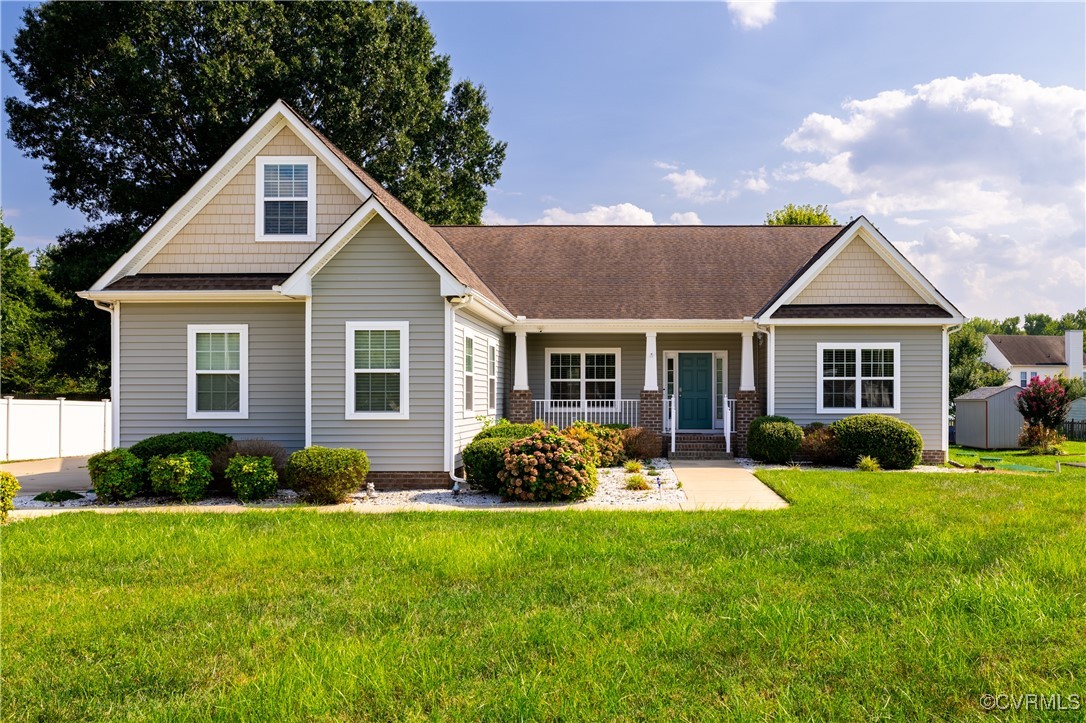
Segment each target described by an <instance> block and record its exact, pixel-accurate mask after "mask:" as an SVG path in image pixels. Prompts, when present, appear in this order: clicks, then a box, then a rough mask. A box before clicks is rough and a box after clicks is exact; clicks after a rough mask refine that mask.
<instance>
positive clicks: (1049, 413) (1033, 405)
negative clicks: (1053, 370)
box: [1015, 377, 1074, 429]
mask: <svg viewBox="0 0 1086 723" xmlns="http://www.w3.org/2000/svg"><path fill="white" fill-rule="evenodd" d="M1072 401H1074V400H1073V399H1072V398H1071V395H1070V394H1068V393H1067V389H1066V388H1065V387H1064V385H1063V384H1061V383H1060V380H1059V379H1058V378H1056V377H1045V378H1042V377H1034V378H1033V379H1030V380H1029V386H1027V387H1026V388H1025V389H1023V390H1022V391H1020V392H1018V396H1017V397H1015V403H1016V404H1017V405H1018V411H1019V412H1020V413H1021V414H1022V418H1023V419H1025V420H1026V426H1027V427H1035V426H1041V427H1046V428H1047V429H1059V428H1060V427H1062V426H1063V423H1064V421H1066V419H1067V413H1068V411H1069V410H1070V408H1071V402H1072Z"/></svg>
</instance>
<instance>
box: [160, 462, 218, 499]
mask: <svg viewBox="0 0 1086 723" xmlns="http://www.w3.org/2000/svg"><path fill="white" fill-rule="evenodd" d="M147 477H148V478H149V479H150V480H151V490H152V491H153V492H154V493H155V494H158V495H163V496H166V497H178V498H180V499H181V501H182V502H196V501H197V500H202V499H203V498H204V494H205V493H206V492H207V488H208V485H210V484H211V460H210V459H209V458H208V456H207V455H206V454H204V453H203V452H191V451H190V452H181V453H180V454H168V455H166V456H165V457H152V458H151V461H150V462H148V463H147Z"/></svg>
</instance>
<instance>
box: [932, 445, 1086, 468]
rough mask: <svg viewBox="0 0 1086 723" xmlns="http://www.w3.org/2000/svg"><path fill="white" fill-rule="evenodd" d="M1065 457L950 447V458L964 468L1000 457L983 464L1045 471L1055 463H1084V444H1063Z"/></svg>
mask: <svg viewBox="0 0 1086 723" xmlns="http://www.w3.org/2000/svg"><path fill="white" fill-rule="evenodd" d="M1063 448H1064V450H1065V451H1066V452H1067V454H1066V455H1059V456H1056V455H1050V454H1045V455H1036V454H1030V453H1029V452H1028V451H1027V450H1024V449H1000V450H995V449H972V448H970V447H961V446H958V445H956V444H952V445H950V458H951V459H952V460H954V461H955V462H960V463H962V464H964V465H965V466H966V467H972V466H973V465H975V464H976V463H977V462H979V461H980V458H981V457H1001V458H1002V459H1003V461H1002V462H997V463H995V464H990V463H988V462H984V463H983V464H985V465H988V466H996V467H998V466H1000V465H1008V464H1021V465H1026V466H1028V467H1043V468H1045V469H1052V470H1054V469H1056V463H1057V462H1060V463H1064V464H1065V463H1067V462H1076V463H1086V442H1065V443H1064V444H1063Z"/></svg>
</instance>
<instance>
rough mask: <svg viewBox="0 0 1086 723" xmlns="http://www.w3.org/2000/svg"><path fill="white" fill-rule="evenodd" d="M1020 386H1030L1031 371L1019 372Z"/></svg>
mask: <svg viewBox="0 0 1086 723" xmlns="http://www.w3.org/2000/svg"><path fill="white" fill-rule="evenodd" d="M1018 386H1020V387H1022V388H1023V389H1024V388H1026V387H1027V386H1029V372H1019V373H1018Z"/></svg>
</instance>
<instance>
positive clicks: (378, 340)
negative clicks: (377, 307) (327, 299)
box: [346, 321, 408, 419]
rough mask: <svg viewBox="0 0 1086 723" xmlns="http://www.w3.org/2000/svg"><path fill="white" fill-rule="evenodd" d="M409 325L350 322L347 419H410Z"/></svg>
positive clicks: (391, 322) (398, 322)
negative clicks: (408, 383)
mask: <svg viewBox="0 0 1086 723" xmlns="http://www.w3.org/2000/svg"><path fill="white" fill-rule="evenodd" d="M407 351H408V323H407V322H406V321H386V322H380V321H348V322H347V384H346V389H347V409H346V418H347V419H407V418H408V389H407V387H408V385H407V382H408V363H407V361H408V360H407Z"/></svg>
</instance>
